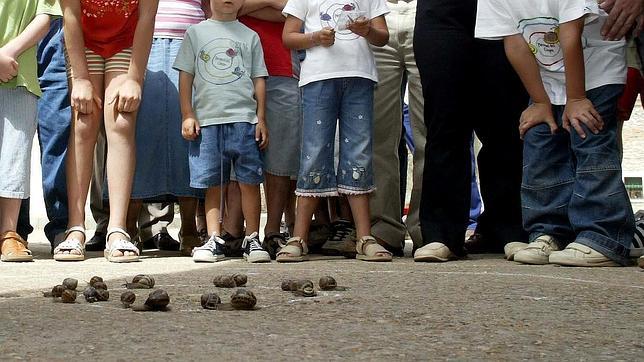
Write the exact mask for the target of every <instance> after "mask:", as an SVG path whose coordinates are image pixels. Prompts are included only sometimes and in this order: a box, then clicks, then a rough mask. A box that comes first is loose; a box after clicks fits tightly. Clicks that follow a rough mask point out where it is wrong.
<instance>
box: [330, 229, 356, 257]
mask: <svg viewBox="0 0 644 362" xmlns="http://www.w3.org/2000/svg"><path fill="white" fill-rule="evenodd" d="M332 228H333V233H332V234H331V236H330V237H329V239H327V241H326V242H325V243H324V245H322V250H321V252H322V254H324V255H343V256H346V257H355V255H356V229H355V228H354V227H353V224H351V222H349V221H345V220H338V221H336V222H334V223H333V226H332Z"/></svg>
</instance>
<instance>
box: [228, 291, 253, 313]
mask: <svg viewBox="0 0 644 362" xmlns="http://www.w3.org/2000/svg"><path fill="white" fill-rule="evenodd" d="M255 304H257V298H256V297H255V294H253V292H251V291H250V290H248V289H244V288H239V289H237V290H236V291H235V293H233V295H232V296H231V297H230V305H231V306H232V307H233V308H234V309H240V310H251V309H253V308H255Z"/></svg>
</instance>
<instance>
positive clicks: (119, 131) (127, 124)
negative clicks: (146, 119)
mask: <svg viewBox="0 0 644 362" xmlns="http://www.w3.org/2000/svg"><path fill="white" fill-rule="evenodd" d="M110 123H111V124H110ZM135 128H136V123H135V119H134V118H133V117H132V116H131V115H122V114H118V115H117V116H116V119H115V120H114V122H109V121H106V122H105V131H106V132H107V133H108V134H110V135H111V136H112V137H113V136H118V137H122V138H132V139H133V138H134V133H135Z"/></svg>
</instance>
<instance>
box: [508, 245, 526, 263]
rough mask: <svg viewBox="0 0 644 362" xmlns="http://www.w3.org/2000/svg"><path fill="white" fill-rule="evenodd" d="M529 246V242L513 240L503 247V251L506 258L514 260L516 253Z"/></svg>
mask: <svg viewBox="0 0 644 362" xmlns="http://www.w3.org/2000/svg"><path fill="white" fill-rule="evenodd" d="M527 247H528V243H522V242H520V241H513V242H511V243H507V244H505V246H504V247H503V253H504V254H505V258H506V259H507V260H509V261H512V260H514V254H516V253H517V252H519V251H520V250H523V249H525V248H527Z"/></svg>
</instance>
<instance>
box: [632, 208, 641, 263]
mask: <svg viewBox="0 0 644 362" xmlns="http://www.w3.org/2000/svg"><path fill="white" fill-rule="evenodd" d="M630 255H631V258H638V257H641V256H643V255H644V218H642V217H640V218H637V219H635V235H634V236H633V243H632V245H631V254H630Z"/></svg>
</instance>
